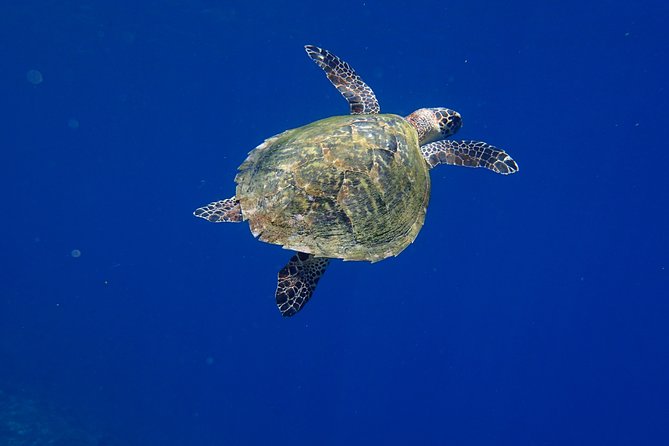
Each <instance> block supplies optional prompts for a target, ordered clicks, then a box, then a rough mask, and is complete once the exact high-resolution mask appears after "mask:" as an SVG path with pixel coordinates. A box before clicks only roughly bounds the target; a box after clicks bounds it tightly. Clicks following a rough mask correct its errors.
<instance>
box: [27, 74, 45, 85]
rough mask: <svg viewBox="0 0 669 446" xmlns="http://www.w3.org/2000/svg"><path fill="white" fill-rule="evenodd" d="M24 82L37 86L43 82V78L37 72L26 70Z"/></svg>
mask: <svg viewBox="0 0 669 446" xmlns="http://www.w3.org/2000/svg"><path fill="white" fill-rule="evenodd" d="M26 80H27V81H28V82H30V83H31V84H33V85H39V84H41V83H42V82H43V81H44V77H43V76H42V72H41V71H39V70H28V72H27V73H26Z"/></svg>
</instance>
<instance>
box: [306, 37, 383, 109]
mask: <svg viewBox="0 0 669 446" xmlns="http://www.w3.org/2000/svg"><path fill="white" fill-rule="evenodd" d="M304 49H305V50H307V54H308V55H309V57H311V59H312V60H313V61H314V62H316V64H317V65H318V66H319V67H321V68H322V69H323V71H325V74H326V75H327V77H328V79H330V82H332V85H334V86H335V87H337V90H339V92H340V93H341V94H342V95H343V96H344V98H345V99H346V100H347V101H348V104H349V106H350V107H351V114H353V115H360V114H376V113H379V111H380V108H379V101H377V100H376V96H374V92H373V91H372V89H371V88H369V86H368V85H367V84H366V83H364V82H363V80H362V79H361V78H360V76H358V74H357V73H356V72H355V70H354V69H353V68H351V66H350V65H349V64H347V63H346V62H344V61H343V60H341V59H340V58H338V57H337V56H335V55H334V54H332V53H331V52H329V51H328V50H324V49H322V48H318V47H317V46H313V45H306V46H305V47H304Z"/></svg>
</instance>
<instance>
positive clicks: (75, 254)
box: [70, 249, 81, 259]
mask: <svg viewBox="0 0 669 446" xmlns="http://www.w3.org/2000/svg"><path fill="white" fill-rule="evenodd" d="M70 255H71V256H72V257H74V258H75V259H78V258H79V257H81V251H79V250H78V249H73V250H72V251H71V252H70Z"/></svg>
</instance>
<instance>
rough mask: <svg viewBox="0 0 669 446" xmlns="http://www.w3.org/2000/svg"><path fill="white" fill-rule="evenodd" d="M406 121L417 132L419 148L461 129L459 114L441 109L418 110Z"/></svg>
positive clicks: (447, 109)
mask: <svg viewBox="0 0 669 446" xmlns="http://www.w3.org/2000/svg"><path fill="white" fill-rule="evenodd" d="M406 120H407V121H409V123H410V124H411V125H413V126H414V128H415V129H416V131H417V132H418V142H419V143H420V145H421V146H422V145H423V144H427V143H429V142H432V141H438V140H440V139H444V138H448V137H449V136H451V135H452V134H454V133H455V132H457V131H458V130H460V127H462V117H461V116H460V113H458V112H456V111H455V110H451V109H449V108H443V107H435V108H419V109H418V110H416V111H415V112H413V113H411V114H410V115H409V116H407V117H406Z"/></svg>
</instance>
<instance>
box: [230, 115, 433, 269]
mask: <svg viewBox="0 0 669 446" xmlns="http://www.w3.org/2000/svg"><path fill="white" fill-rule="evenodd" d="M429 169H430V166H429V165H428V163H427V162H426V161H425V158H424V157H423V155H422V154H421V150H420V145H419V142H418V134H417V132H416V130H415V128H414V127H413V126H412V125H411V124H409V123H408V122H407V121H406V120H405V119H404V118H402V117H400V116H397V115H392V114H376V115H347V116H334V117H331V118H327V119H323V120H320V121H316V122H313V123H311V124H308V125H305V126H303V127H299V128H296V129H292V130H288V131H286V132H283V133H281V134H279V135H276V136H274V137H272V138H269V139H267V140H266V141H265V142H264V143H262V144H261V145H259V146H258V147H256V148H255V149H254V150H253V151H251V152H250V153H249V155H248V157H247V158H246V161H244V163H242V165H241V166H240V167H239V173H238V174H237V176H236V178H235V181H236V182H237V193H236V197H237V199H238V200H239V202H240V205H241V210H242V215H243V218H244V219H245V220H248V221H249V224H250V227H251V232H252V233H253V235H254V236H256V237H258V238H259V239H260V240H262V241H265V242H268V243H274V244H277V245H281V246H283V247H284V248H286V249H291V250H294V251H300V252H305V253H310V254H313V255H315V256H317V257H329V258H339V259H344V260H369V261H372V262H375V261H379V260H382V259H385V258H386V257H390V256H396V255H397V254H399V253H400V252H401V251H402V250H403V249H404V248H406V247H407V246H408V245H409V244H410V243H411V242H413V240H414V239H415V238H416V236H417V235H418V232H419V231H420V229H421V227H422V226H423V222H424V221H425V212H426V209H427V205H428V201H429V197H430V176H429Z"/></svg>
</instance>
